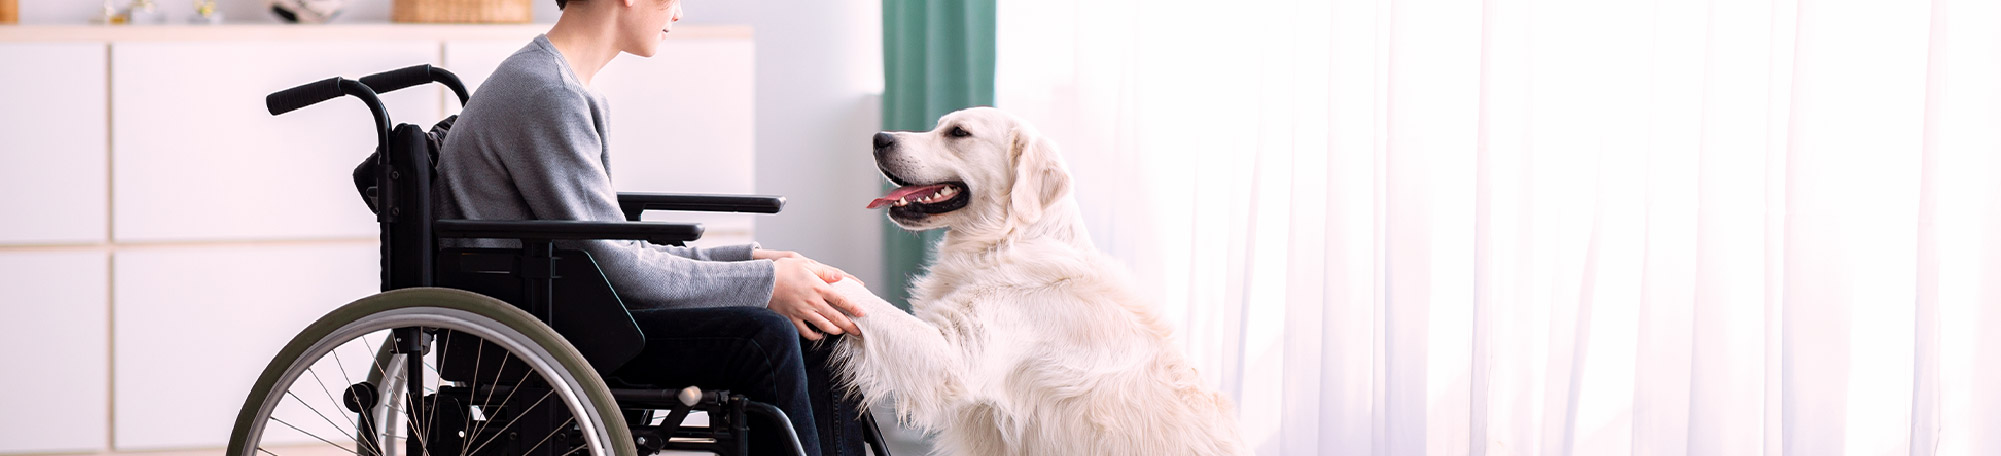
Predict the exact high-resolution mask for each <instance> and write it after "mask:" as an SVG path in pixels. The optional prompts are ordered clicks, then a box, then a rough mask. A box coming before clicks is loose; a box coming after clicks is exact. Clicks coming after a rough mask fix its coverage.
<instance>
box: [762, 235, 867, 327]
mask: <svg viewBox="0 0 2001 456" xmlns="http://www.w3.org/2000/svg"><path fill="white" fill-rule="evenodd" d="M772 267H773V269H774V276H775V277H774V278H773V283H772V286H771V302H770V303H769V304H768V306H769V307H770V308H771V310H772V311H774V312H778V314H779V315H784V316H785V318H787V319H790V320H792V325H793V326H794V327H795V328H796V329H798V330H799V336H800V337H804V338H806V339H808V340H820V339H821V338H822V337H823V336H821V333H825V334H836V335H838V334H845V333H848V332H860V328H856V327H855V323H854V322H853V321H851V320H849V319H848V316H850V315H852V316H856V317H860V316H862V309H861V306H859V305H856V304H855V303H851V302H848V300H847V298H845V297H842V296H841V295H840V294H839V293H836V292H835V291H834V288H833V286H830V285H827V284H828V283H829V282H837V281H840V280H841V279H842V278H845V277H848V275H847V273H846V272H841V270H839V269H834V268H833V267H831V266H827V265H824V264H820V263H819V262H816V261H813V260H810V259H806V258H805V257H798V256H796V254H795V256H794V257H789V258H779V259H776V260H773V261H772ZM836 309H838V310H836ZM843 312H845V314H843Z"/></svg>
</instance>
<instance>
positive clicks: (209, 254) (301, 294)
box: [112, 242, 378, 450]
mask: <svg viewBox="0 0 2001 456" xmlns="http://www.w3.org/2000/svg"><path fill="white" fill-rule="evenodd" d="M113 263H114V266H113V275H112V277H114V279H113V281H114V284H113V292H112V293H113V296H117V299H116V301H115V302H114V303H113V305H112V327H113V328H116V329H115V333H114V334H113V340H116V341H118V343H117V346H115V347H113V349H112V360H113V364H114V366H115V369H116V371H117V372H118V376H117V378H116V379H115V380H114V384H113V385H112V395H113V400H114V401H115V403H116V404H117V408H118V413H117V414H116V415H114V416H115V419H116V420H117V422H116V423H114V426H113V429H115V430H116V432H117V436H116V441H117V445H118V449H119V450H154V449H172V448H220V447H222V446H223V445H225V444H227V443H228V439H229V432H230V426H231V425H233V424H234V423H235V420H236V412H237V410H238V409H239V408H240V407H242V406H243V399H244V398H245V397H247V395H248V394H249V392H250V386H251V384H252V383H253V382H255V381H256V380H257V376H258V374H259V373H262V372H263V370H264V366H265V365H266V364H268V363H270V362H271V356H272V355H275V354H277V353H278V350H279V349H281V348H284V347H285V343H287V342H290V341H291V340H292V336H294V335H297V334H298V333H299V330H301V329H304V328H305V327H306V326H307V325H310V324H312V323H313V320H315V319H318V318H319V317H320V316H322V315H325V314H326V313H327V312H329V311H332V310H334V309H335V308H338V307H340V306H342V305H345V304H347V303H349V302H353V301H354V300H356V299H360V298H362V297H364V296H368V295H372V294H375V292H376V289H377V287H378V285H377V284H378V282H377V281H376V279H377V275H376V254H375V245H374V244H372V243H366V242H349V243H286V244H272V245H242V246H174V247H147V248H134V249H128V250H125V251H121V252H119V253H118V256H117V258H115V259H114V261H113Z"/></svg>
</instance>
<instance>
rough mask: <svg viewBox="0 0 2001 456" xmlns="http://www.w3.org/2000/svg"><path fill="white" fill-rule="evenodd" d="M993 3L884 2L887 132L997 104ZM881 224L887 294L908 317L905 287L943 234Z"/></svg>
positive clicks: (926, 125) (971, 0)
mask: <svg viewBox="0 0 2001 456" xmlns="http://www.w3.org/2000/svg"><path fill="white" fill-rule="evenodd" d="M994 1H995V0H883V2H882V66H883V68H882V74H883V84H884V86H885V87H883V95H882V128H883V129H884V130H913V131H914V130H930V129H931V127H932V125H934V124H936V123H937V121H938V117H940V116H944V115H945V114H947V113H951V112H952V111H957V110H959V109H960V108H965V107H968V106H982V105H992V104H994ZM884 188H885V189H887V188H888V187H887V186H885V187H884ZM883 223H884V225H885V228H884V238H883V246H884V247H885V248H884V252H885V253H884V255H886V257H885V258H884V260H885V261H883V265H884V268H885V269H886V271H884V272H885V274H883V277H884V278H886V279H887V280H888V281H889V283H888V284H886V285H887V288H886V289H887V290H890V292H889V295H890V296H889V297H890V301H892V302H895V303H896V304H897V305H899V306H902V307H904V308H905V309H908V308H909V307H910V305H909V289H910V279H911V278H912V277H914V276H916V275H917V274H919V273H921V272H922V271H923V268H924V266H925V265H926V264H928V263H929V261H930V260H929V256H930V254H931V245H932V244H934V243H936V242H937V241H938V238H939V237H940V236H941V235H942V233H940V232H937V231H930V232H925V233H922V234H919V233H911V232H908V231H904V230H903V229H902V228H899V227H897V226H895V224H892V223H889V221H888V219H884V220H883Z"/></svg>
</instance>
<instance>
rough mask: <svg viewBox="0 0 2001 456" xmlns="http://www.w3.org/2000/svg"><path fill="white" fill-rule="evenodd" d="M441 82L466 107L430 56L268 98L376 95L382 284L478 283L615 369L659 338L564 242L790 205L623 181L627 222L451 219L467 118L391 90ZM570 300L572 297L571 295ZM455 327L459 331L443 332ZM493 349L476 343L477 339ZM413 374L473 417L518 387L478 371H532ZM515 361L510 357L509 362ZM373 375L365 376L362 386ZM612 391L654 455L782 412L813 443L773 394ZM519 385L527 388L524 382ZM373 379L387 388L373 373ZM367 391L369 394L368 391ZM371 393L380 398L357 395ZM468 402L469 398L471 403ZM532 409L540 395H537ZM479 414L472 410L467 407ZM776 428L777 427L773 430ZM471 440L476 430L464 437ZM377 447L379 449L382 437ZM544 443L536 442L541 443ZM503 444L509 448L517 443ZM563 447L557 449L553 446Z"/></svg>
mask: <svg viewBox="0 0 2001 456" xmlns="http://www.w3.org/2000/svg"><path fill="white" fill-rule="evenodd" d="M431 83H437V84H442V85H444V86H445V87H447V88H449V89H450V90H451V91H452V92H453V94H454V95H456V96H457V97H458V100H459V103H460V104H461V105H463V104H464V103H465V102H466V101H467V100H468V99H469V98H470V97H469V95H468V93H467V91H466V89H465V86H464V85H463V84H461V83H460V82H459V80H458V78H457V76H455V75H453V74H452V73H451V72H449V71H446V70H444V69H442V68H436V67H432V66H430V65H416V66H411V67H406V68H401V69H396V70H390V71H385V72H381V73H376V74H374V75H370V76H367V77H363V78H361V79H360V80H358V81H357V80H350V79H345V78H339V77H335V78H329V79H326V80H322V81H318V82H314V83H310V84H305V85H301V86H298V87H294V88H291V89H286V90H283V91H279V92H276V93H272V94H270V95H269V96H268V97H267V98H266V99H265V102H266V107H267V108H268V109H269V111H270V113H271V115H274V116H276V115H281V114H284V113H287V112H291V111H294V110H297V109H300V108H303V107H306V106H309V105H313V104H316V103H319V102H323V101H327V100H332V99H335V98H340V97H343V96H352V97H355V98H358V99H360V100H361V101H362V102H363V103H364V104H365V105H367V107H368V110H369V112H370V114H372V115H373V117H374V121H375V130H376V140H377V145H376V150H375V152H374V154H372V155H371V156H370V157H369V159H368V160H367V161H364V162H363V163H362V164H361V165H360V166H358V167H357V168H356V169H355V172H354V176H355V184H356V188H357V189H358V190H359V191H360V192H361V196H362V197H363V199H364V201H366V202H367V203H368V206H369V208H370V209H371V210H373V211H374V212H375V214H376V223H377V224H378V225H379V227H380V230H381V231H380V241H381V246H380V252H381V267H382V271H381V283H382V291H384V292H388V291H392V290H401V289H407V288H421V287H443V288H453V289H458V290H464V291H470V292H474V293H478V294H482V295H486V296H490V297H493V298H497V299H499V300H501V301H505V302H507V303H509V304H513V305H514V306H516V307H519V308H521V309H522V310H525V311H527V312H528V313H529V314H532V315H534V316H535V317H536V318H537V319H539V320H541V321H542V322H543V323H545V324H547V325H549V326H550V327H551V328H553V329H554V330H555V332H556V333H558V334H561V335H562V336H563V338H564V339H566V340H567V341H568V342H569V343H570V344H572V345H574V346H575V347H576V349H577V351H578V352H579V353H581V354H582V356H583V358H584V359H585V360H587V361H588V363H589V364H590V366H591V368H592V369H594V370H596V371H597V372H598V373H599V374H600V375H602V376H604V377H605V378H606V379H608V380H610V379H613V378H614V377H613V376H612V375H611V374H612V373H613V372H615V371H617V369H618V368H619V367H621V366H623V365H625V364H626V363H627V362H629V361H631V360H632V359H633V358H634V357H635V356H637V355H638V354H639V352H640V350H641V349H643V347H645V340H646V336H645V333H644V332H643V331H642V330H641V329H640V328H639V327H638V325H637V324H636V323H634V321H633V319H632V316H631V314H630V313H629V312H628V311H627V309H626V307H625V305H624V304H623V302H622V301H621V300H620V299H619V297H618V293H617V292H616V291H615V290H614V289H612V287H611V285H610V283H609V282H608V281H607V280H606V279H605V277H604V274H603V272H602V271H601V270H600V269H599V268H598V266H597V264H596V262H595V261H594V260H592V259H591V257H590V255H589V254H588V253H587V252H583V251H580V250H574V249H564V248H559V247H557V244H556V243H557V241H564V240H641V241H647V242H653V243H660V244H671V245H683V244H685V243H686V242H688V241H694V240H697V239H700V238H701V236H702V232H703V227H702V226H701V225H700V224H691V223H662V222H641V221H639V220H640V214H641V213H642V212H645V211H649V210H669V211H708V212H743V213H776V212H778V211H779V210H780V209H781V208H783V206H784V204H785V199H784V198H783V197H778V196H758V195H745V196H738V195H689V194H648V193H620V194H618V204H619V206H620V209H621V210H622V211H623V212H624V214H625V218H626V220H627V221H624V222H591V221H490V220H438V219H435V218H434V212H433V210H432V204H431V194H432V192H431V190H432V189H431V185H432V178H433V173H434V171H433V169H432V168H433V166H434V164H435V162H436V155H437V152H438V147H439V146H440V145H441V144H442V141H443V137H444V135H446V134H448V132H449V130H450V126H451V124H452V123H453V122H454V121H456V118H457V117H456V116H452V117H448V118H446V119H444V120H442V121H440V122H438V123H437V124H436V125H435V126H434V127H433V128H432V129H431V130H430V131H428V132H427V131H425V130H424V129H423V128H421V127H419V126H417V125H412V124H407V123H406V124H400V125H392V124H391V122H390V117H389V113H388V110H387V108H386V107H385V106H384V105H383V104H382V101H381V100H380V99H379V98H378V97H377V95H379V94H382V93H387V92H391V91H395V90H400V89H404V88H408V87H413V86H418V85H424V84H431ZM443 239H505V240H515V241H518V242H519V243H520V247H519V248H491V247H484V248H474V247H453V248H440V246H441V244H442V243H441V242H440V240H443ZM558 303H561V304H560V305H558ZM438 332H446V331H438ZM392 334H393V337H394V340H393V342H391V343H385V347H384V348H383V350H385V352H384V353H385V354H386V353H388V352H390V351H393V352H395V353H424V352H425V351H426V350H427V349H428V347H429V346H430V344H432V343H451V342H449V338H445V339H444V340H445V342H440V340H441V339H440V337H439V336H440V335H441V334H437V333H435V332H432V331H420V330H417V328H404V329H398V330H395V331H393V333H392ZM485 349H488V348H487V347H484V346H482V347H477V348H472V349H471V350H473V351H479V350H485ZM405 359H406V360H407V362H408V363H409V365H408V367H407V370H406V372H409V373H410V375H415V376H417V377H415V381H405V382H404V383H405V384H406V385H407V386H408V390H409V391H407V392H406V393H407V394H409V396H408V397H411V398H421V400H414V401H410V402H408V403H407V404H408V406H407V410H405V412H407V413H410V414H411V415H410V416H417V414H420V413H433V414H437V413H443V414H444V415H454V416H465V415H466V412H467V411H466V410H450V408H451V407H447V406H453V407H456V406H455V405H453V404H456V402H454V401H453V400H452V397H454V396H455V395H464V394H478V393H485V394H488V395H492V394H495V393H496V392H497V391H498V392H499V393H501V394H505V393H506V391H499V390H504V389H507V388H509V387H508V386H506V385H498V384H493V385H482V384H480V383H479V382H478V381H477V380H476V379H478V378H486V376H489V375H494V374H492V373H493V372H499V371H506V370H508V369H520V367H519V366H509V365H496V366H478V365H464V364H466V363H464V362H459V363H456V364H454V363H441V364H443V365H440V366H436V367H437V369H438V372H439V374H438V377H439V379H440V380H446V381H452V382H455V383H463V386H459V385H454V386H441V387H439V388H438V390H437V392H436V394H434V395H428V396H427V395H426V394H425V391H424V389H423V388H424V385H423V384H424V382H423V381H422V378H421V376H422V372H423V371H424V369H423V368H424V366H423V365H422V364H421V363H422V362H423V359H422V357H420V356H405ZM496 364H503V363H496ZM360 386H361V385H357V387H360ZM612 386H613V387H612V388H610V390H611V391H610V395H611V397H612V398H614V399H615V400H616V402H617V404H618V407H619V408H620V409H621V412H622V414H623V415H624V417H625V418H626V419H625V421H626V428H628V429H630V431H631V435H632V437H633V439H634V440H635V442H634V444H635V445H634V448H636V449H638V451H640V453H641V454H650V453H653V452H657V451H660V450H690V451H706V452H714V453H718V454H722V455H743V454H748V452H749V444H750V440H751V439H752V438H753V434H751V432H752V429H751V426H750V423H749V421H750V420H749V418H750V417H752V416H760V417H762V418H763V419H764V420H765V421H767V422H770V423H774V425H773V427H774V429H771V430H769V431H770V432H774V433H775V435H776V436H783V438H784V439H785V440H788V441H789V442H788V443H790V444H791V448H792V450H793V452H794V453H801V452H800V450H799V449H800V445H799V442H798V437H797V434H796V433H795V432H794V430H793V429H792V427H791V424H790V421H789V420H788V419H786V417H785V415H784V412H783V411H781V410H779V409H778V408H777V407H774V406H772V405H769V404H764V403H759V402H755V401H750V400H748V399H746V398H745V397H744V396H742V395H736V394H730V393H729V392H728V391H719V390H712V391H701V390H699V389H697V388H694V387H687V388H680V389H674V388H664V387H661V386H660V385H646V384H626V383H616V382H615V383H614V384H612ZM515 387H520V385H516V386H515ZM370 388H373V387H372V385H371V386H370ZM357 397H365V398H369V399H357ZM374 397H379V394H377V393H376V392H373V391H372V390H371V391H368V392H367V394H356V391H355V390H353V389H350V391H349V392H348V396H347V399H346V400H347V401H348V402H349V404H348V407H349V408H350V409H352V411H355V412H363V410H365V409H367V408H370V407H374V406H375V405H374V404H373V402H374V401H375V399H373V398H374ZM357 400H363V401H365V402H366V403H356V402H355V401H357ZM461 408H462V407H461ZM530 408H532V406H530ZM694 411H702V412H705V413H707V414H708V415H709V417H710V422H711V424H710V425H709V426H707V427H692V426H683V425H682V421H683V419H684V418H686V417H687V416H688V415H689V414H690V413H691V412H694ZM660 412H665V413H666V416H665V419H664V420H661V422H660V424H657V425H656V424H652V422H653V421H655V418H656V414H657V413H660ZM462 419H470V418H462ZM372 420H373V418H372V417H371V415H370V414H369V413H361V415H360V417H359V422H360V425H359V426H360V427H361V432H360V434H361V435H364V436H370V435H374V434H373V432H372V431H373V430H374V429H373V426H374V424H373V422H372ZM865 431H866V432H864V434H865V439H866V441H867V442H868V443H869V445H870V446H871V448H872V449H873V451H874V453H875V454H876V455H877V456H887V454H888V452H887V449H886V448H885V447H884V445H883V441H882V437H881V431H880V429H879V428H878V426H877V425H876V424H875V422H874V420H873V419H872V418H867V426H865ZM765 435H774V434H765ZM461 438H470V437H461ZM431 440H437V441H442V442H448V443H451V442H455V441H454V440H452V437H451V436H431ZM378 443H379V442H373V441H372V438H371V439H364V441H362V442H360V443H358V446H360V447H361V448H358V449H357V450H358V451H357V453H358V454H363V455H367V454H382V449H381V448H380V447H379V445H378ZM408 444H409V445H410V448H409V449H408V454H429V453H431V452H430V451H426V450H429V449H427V448H423V445H424V444H422V443H420V442H419V441H418V440H417V439H410V440H409V443H408ZM371 445H375V446H374V447H370V446H371ZM531 450H532V448H531ZM509 451H511V450H506V449H501V450H497V451H496V452H499V453H506V454H514V453H509ZM544 451H545V452H546V453H547V454H556V449H555V447H553V446H552V447H550V449H548V450H544Z"/></svg>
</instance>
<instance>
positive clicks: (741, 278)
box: [488, 90, 774, 308]
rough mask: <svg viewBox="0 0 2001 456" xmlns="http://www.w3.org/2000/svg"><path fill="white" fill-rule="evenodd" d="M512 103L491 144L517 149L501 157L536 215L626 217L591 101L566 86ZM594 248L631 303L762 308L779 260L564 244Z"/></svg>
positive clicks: (721, 251) (742, 249) (714, 251)
mask: <svg viewBox="0 0 2001 456" xmlns="http://www.w3.org/2000/svg"><path fill="white" fill-rule="evenodd" d="M518 95H519V96H518V97H514V98H513V99H512V100H511V101H513V102H514V103H510V106H508V107H507V108H506V109H508V110H510V111H514V112H511V113H508V114H510V115H504V116H498V117H499V118H503V119H511V120H510V121H507V122H505V123H509V124H512V125H506V126H504V127H502V128H495V129H491V130H488V133H494V134H495V136H494V139H498V140H499V142H498V143H496V144H490V146H495V147H494V148H493V149H489V150H506V151H513V153H512V154H510V157H509V158H511V159H503V160H501V161H502V163H503V166H504V167H505V171H506V173H507V174H508V176H507V177H508V180H509V181H511V182H512V183H513V184H514V186H515V189H516V190H517V192H518V193H519V194H520V195H521V197H522V199H523V200H524V201H523V202H524V203H526V205H527V206H528V209H529V210H530V211H531V212H532V214H533V216H534V218H535V219H537V220H595V221H622V220H624V216H623V213H621V212H620V211H619V208H618V199H617V193H616V192H615V191H614V190H613V189H612V186H611V178H610V176H609V174H608V172H607V171H606V168H605V164H604V163H603V161H602V159H601V156H602V154H603V151H604V146H603V143H602V141H603V138H601V137H600V136H599V133H598V132H599V129H598V128H597V127H598V125H597V123H596V122H597V121H598V120H596V119H594V118H593V115H592V112H591V110H590V105H589V100H587V99H586V98H585V97H584V96H583V94H580V93H577V92H573V91H566V90H540V91H535V92H534V93H521V94H518ZM564 245H565V246H566V247H573V248H581V249H583V250H584V251H586V252H589V253H590V254H591V257H592V258H593V259H595V260H596V261H597V262H598V266H599V268H600V269H603V270H604V272H605V275H606V276H607V277H608V278H609V279H610V280H611V283H612V286H613V287H615V288H616V289H617V290H618V292H619V295H620V296H621V297H622V298H624V299H625V300H626V301H627V305H629V306H633V307H635V308H656V307H675V308H683V307H720V306H758V307H762V306H764V305H765V304H766V303H767V302H769V301H770V300H771V291H772V281H773V278H774V271H773V265H772V262H770V261H764V260H751V259H750V250H751V248H752V246H749V245H743V246H728V247H717V248H708V249H696V248H686V247H669V246H659V245H650V244H647V243H644V242H639V241H612V240H600V241H582V242H578V243H566V244H564Z"/></svg>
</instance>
